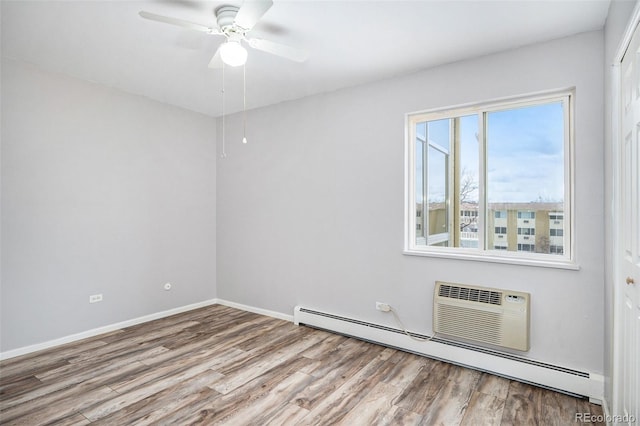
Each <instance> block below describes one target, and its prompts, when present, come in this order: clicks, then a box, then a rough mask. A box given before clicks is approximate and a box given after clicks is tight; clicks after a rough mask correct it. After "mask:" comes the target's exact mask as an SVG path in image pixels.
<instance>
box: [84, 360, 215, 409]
mask: <svg viewBox="0 0 640 426" xmlns="http://www.w3.org/2000/svg"><path fill="white" fill-rule="evenodd" d="M216 363H218V360H216V359H215V358H214V359H208V360H207V359H203V360H200V362H198V363H195V364H194V365H191V366H190V367H188V368H186V369H181V370H177V371H175V372H173V373H172V374H168V375H163V376H162V377H161V378H158V379H156V380H152V381H150V382H146V383H145V386H141V387H137V388H135V389H130V390H129V391H128V392H125V393H123V394H119V395H118V396H116V397H114V398H111V399H109V400H106V401H104V402H101V403H100V404H96V405H94V406H92V407H89V408H87V409H84V410H82V411H81V412H82V414H83V415H84V416H85V417H86V418H88V419H89V420H91V421H94V420H98V419H100V418H102V417H105V416H108V415H109V414H111V413H113V412H115V411H118V410H121V409H123V408H125V407H128V406H129V405H131V404H134V403H136V402H138V401H140V400H141V399H144V398H146V397H148V396H150V395H153V394H155V393H157V392H160V391H162V390H163V389H165V388H167V387H170V386H173V385H175V384H176V383H179V382H181V381H184V380H187V379H191V378H192V377H195V376H197V375H198V374H201V373H203V372H205V371H206V370H208V369H210V368H211V366H214V365H216Z"/></svg>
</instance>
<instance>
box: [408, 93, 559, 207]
mask: <svg viewBox="0 0 640 426" xmlns="http://www.w3.org/2000/svg"><path fill="white" fill-rule="evenodd" d="M460 121H461V126H460V131H461V166H462V169H463V170H465V172H466V173H467V174H470V175H471V176H473V178H474V179H475V181H476V182H477V181H478V177H477V176H478V140H477V136H476V135H477V133H478V116H477V115H471V116H466V117H462V118H461V120H460ZM426 128H427V126H426V125H418V128H417V133H418V135H419V136H422V137H424V134H425V133H426V132H425V129H426ZM486 131H487V154H488V160H487V197H488V201H489V202H490V203H493V202H529V201H549V202H556V201H563V198H564V176H563V164H564V119H563V112H562V103H560V102H557V103H552V104H545V105H536V106H530V107H523V108H519V109H513V110H508V111H496V112H490V113H488V118H487V129H486ZM428 134H429V139H430V140H431V141H432V142H435V143H437V144H439V145H442V146H444V147H448V140H449V120H439V121H431V122H429V123H428ZM417 154H418V155H417V156H416V157H417V158H416V160H417V161H416V163H417V164H416V166H417V167H416V169H417V170H420V169H421V168H422V160H421V158H420V157H421V155H420V153H417ZM430 154H431V155H430V157H431V160H430V163H431V164H430V171H429V175H430V176H429V178H430V179H429V192H430V194H431V195H430V196H429V199H431V200H434V201H436V200H437V201H440V200H441V199H443V197H444V180H443V179H441V178H440V176H443V175H444V173H445V165H444V156H443V155H442V154H439V153H438V152H437V151H436V150H434V149H433V148H431V151H430ZM434 159H435V161H434ZM421 192H422V186H421V183H420V182H417V185H416V195H417V197H418V198H417V201H418V202H421V200H422V197H421V195H419V194H421ZM475 198H476V200H477V194H475Z"/></svg>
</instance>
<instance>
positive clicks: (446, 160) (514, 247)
mask: <svg viewBox="0 0 640 426" xmlns="http://www.w3.org/2000/svg"><path fill="white" fill-rule="evenodd" d="M571 108H572V93H571V92H562V93H554V94H551V95H545V96H539V97H531V98H527V99H519V100H510V101H505V102H496V103H490V104H484V105H479V106H471V107H461V108H458V109H456V108H453V109H447V110H437V111H430V112H421V113H415V114H408V115H407V121H406V122H407V132H406V134H407V145H406V152H407V157H406V158H407V164H406V175H407V179H406V180H405V181H406V183H407V186H406V191H407V196H406V199H407V206H406V208H407V219H406V222H407V225H406V229H407V234H406V240H405V241H406V243H405V251H406V253H408V254H426V255H439V256H443V255H444V256H446V255H448V254H454V255H473V256H476V255H477V254H481V255H483V256H490V257H500V258H503V257H505V256H507V258H508V259H509V260H508V261H514V262H516V263H518V262H519V260H518V259H523V260H524V263H527V262H526V260H527V259H530V258H531V257H532V256H537V258H536V262H538V263H536V264H541V263H544V261H545V260H547V261H549V262H565V263H568V262H569V261H570V260H571V253H569V250H567V248H569V247H571V244H570V238H571V235H570V233H569V232H568V231H569V230H570V229H571V227H570V219H571V218H570V215H568V212H571V211H572V210H571V206H570V205H569V203H570V200H571V196H570V190H571V175H572V174H571V168H572V158H571V156H572V148H571V147H572V143H571V138H572V136H571V128H572V124H571V115H572V114H571ZM418 212H419V213H418ZM565 216H566V217H565ZM553 221H562V222H560V224H555V225H554V228H562V229H556V231H554V234H553V235H552V234H551V233H550V225H551V224H553V223H554V222H553ZM418 224H419V225H420V227H418V226H417V225H418ZM558 225H560V226H559V227H558ZM538 227H539V228H540V229H539V231H540V232H539V233H538V235H536V232H535V230H536V228H538ZM547 230H549V233H547ZM492 231H493V232H492ZM510 235H513V237H511V236H510ZM516 235H517V236H518V237H517V241H516ZM500 236H502V240H500V244H494V242H498V241H495V240H497V239H498V238H499V237H500ZM522 236H527V238H526V240H527V242H526V243H524V242H522V241H521V239H524V237H522ZM551 236H554V237H560V239H559V240H557V239H554V240H553V241H550V237H551ZM507 241H509V244H508V245H507V246H506V247H505V244H506V243H507ZM552 245H553V247H554V249H553V250H552V248H551V247H552ZM497 247H499V248H497ZM557 247H564V249H560V250H558V249H557ZM496 250H497V251H500V253H496V252H495V251H496ZM473 258H474V259H475V258H477V257H473ZM539 261H542V262H539Z"/></svg>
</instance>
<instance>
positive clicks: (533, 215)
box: [518, 211, 536, 219]
mask: <svg viewBox="0 0 640 426" xmlns="http://www.w3.org/2000/svg"><path fill="white" fill-rule="evenodd" d="M535 218H536V212H520V211H519V212H518V219H535Z"/></svg>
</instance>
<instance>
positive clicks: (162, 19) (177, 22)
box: [139, 10, 222, 34]
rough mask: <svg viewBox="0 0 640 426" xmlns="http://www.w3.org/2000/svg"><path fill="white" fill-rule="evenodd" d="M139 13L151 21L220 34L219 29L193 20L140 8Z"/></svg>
mask: <svg viewBox="0 0 640 426" xmlns="http://www.w3.org/2000/svg"><path fill="white" fill-rule="evenodd" d="M139 15H140V16H142V17H143V18H144V19H149V20H151V21H158V22H164V23H165V24H171V25H177V26H178V27H182V28H187V29H189V30H194V31H202V32H204V33H207V34H222V33H221V32H220V30H219V29H217V28H212V27H207V26H206V25H200V24H195V23H193V22H189V21H184V20H182V19H177V18H171V17H169V16H162V15H156V14H155V13H151V12H146V11H144V10H141V11H140V12H139Z"/></svg>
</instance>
